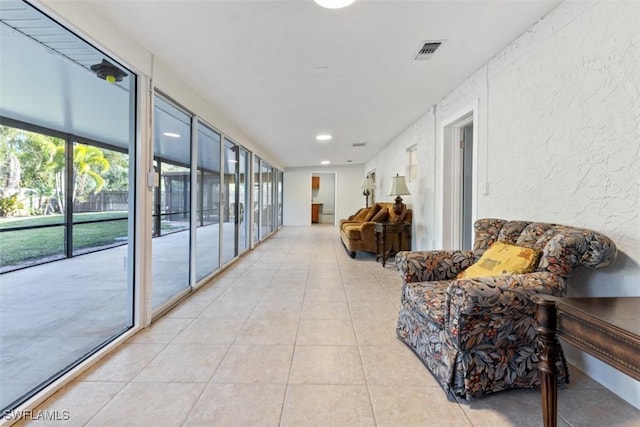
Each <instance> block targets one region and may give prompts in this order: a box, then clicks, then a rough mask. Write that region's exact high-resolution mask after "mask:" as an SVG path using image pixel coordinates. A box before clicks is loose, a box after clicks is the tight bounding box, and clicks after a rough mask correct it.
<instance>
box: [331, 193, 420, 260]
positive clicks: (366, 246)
mask: <svg viewBox="0 0 640 427" xmlns="http://www.w3.org/2000/svg"><path fill="white" fill-rule="evenodd" d="M411 219H412V212H411V209H407V210H406V212H404V213H403V215H402V218H401V220H402V221H403V222H407V223H409V224H411ZM395 221H396V215H395V213H394V212H393V203H391V202H389V203H376V204H374V205H373V206H372V207H370V208H362V209H360V210H358V212H356V213H355V214H353V215H351V216H350V217H349V218H348V219H342V220H340V240H341V241H342V244H343V245H344V247H345V249H346V250H347V253H348V254H349V256H350V257H351V258H355V256H356V252H373V253H375V252H376V250H377V248H376V235H375V223H376V222H395ZM386 242H387V243H386V247H387V248H390V247H392V248H394V250H395V251H401V250H411V238H410V237H409V236H403V237H402V242H400V245H399V244H398V236H397V235H395V234H394V235H390V236H387V240H386Z"/></svg>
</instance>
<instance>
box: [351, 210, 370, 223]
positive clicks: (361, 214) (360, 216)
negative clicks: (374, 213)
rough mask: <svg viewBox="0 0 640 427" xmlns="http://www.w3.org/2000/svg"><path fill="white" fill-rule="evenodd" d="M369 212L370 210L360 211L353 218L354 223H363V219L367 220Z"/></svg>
mask: <svg viewBox="0 0 640 427" xmlns="http://www.w3.org/2000/svg"><path fill="white" fill-rule="evenodd" d="M370 211H371V208H364V209H361V210H360V211H359V212H358V213H357V214H356V216H355V217H354V218H353V220H354V221H359V222H364V221H365V219H366V218H367V215H369V212H370Z"/></svg>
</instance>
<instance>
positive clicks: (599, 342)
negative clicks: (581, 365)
mask: <svg viewBox="0 0 640 427" xmlns="http://www.w3.org/2000/svg"><path fill="white" fill-rule="evenodd" d="M531 299H532V300H533V302H534V303H536V331H537V332H538V342H539V343H540V350H541V351H540V361H539V362H538V369H539V372H540V383H541V386H542V387H541V388H542V390H541V391H542V417H543V421H544V426H545V427H555V426H556V425H557V417H558V391H557V387H558V385H557V380H556V367H555V364H554V360H555V355H556V354H557V351H558V347H559V346H560V344H559V343H558V340H557V337H560V338H562V339H564V340H566V341H567V342H569V343H570V344H572V345H574V346H575V347H577V348H579V349H580V350H583V351H585V352H587V353H589V354H591V355H592V356H595V357H597V358H598V359H600V360H602V361H603V362H604V363H606V364H608V365H609V366H612V367H614V368H615V369H617V370H619V371H621V372H624V373H625V374H627V375H629V376H630V377H631V378H634V379H636V380H639V381H640V297H609V298H558V297H552V296H549V295H534V296H533V297H532V298H531Z"/></svg>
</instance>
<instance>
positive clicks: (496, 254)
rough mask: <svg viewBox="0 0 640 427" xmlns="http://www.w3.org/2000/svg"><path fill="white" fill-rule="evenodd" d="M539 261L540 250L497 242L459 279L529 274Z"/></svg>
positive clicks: (459, 276)
mask: <svg viewBox="0 0 640 427" xmlns="http://www.w3.org/2000/svg"><path fill="white" fill-rule="evenodd" d="M539 259H540V251H538V250H535V249H532V248H525V247H522V246H515V245H508V244H506V243H503V242H495V243H493V244H492V245H491V246H490V247H489V249H487V251H486V252H485V253H484V254H483V255H482V256H481V257H480V259H479V260H478V261H477V262H476V263H475V264H473V265H471V266H470V267H469V268H467V269H466V270H465V271H463V272H462V273H460V274H459V275H458V279H462V278H466V279H468V278H472V277H486V276H502V275H506V274H522V273H529V272H532V271H533V270H534V269H535V268H536V266H537V265H538V260H539Z"/></svg>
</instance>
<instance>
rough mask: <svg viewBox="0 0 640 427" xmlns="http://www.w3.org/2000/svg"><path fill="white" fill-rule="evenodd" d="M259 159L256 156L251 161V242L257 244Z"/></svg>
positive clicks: (258, 229)
mask: <svg viewBox="0 0 640 427" xmlns="http://www.w3.org/2000/svg"><path fill="white" fill-rule="evenodd" d="M261 194H262V193H261V192H260V158H259V157H258V156H255V157H254V160H253V232H252V234H253V241H254V242H257V241H259V240H260V237H261V235H260V231H261V230H260V221H261V219H260V216H261V211H262V209H261V206H262V201H261V199H260V196H261Z"/></svg>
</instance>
